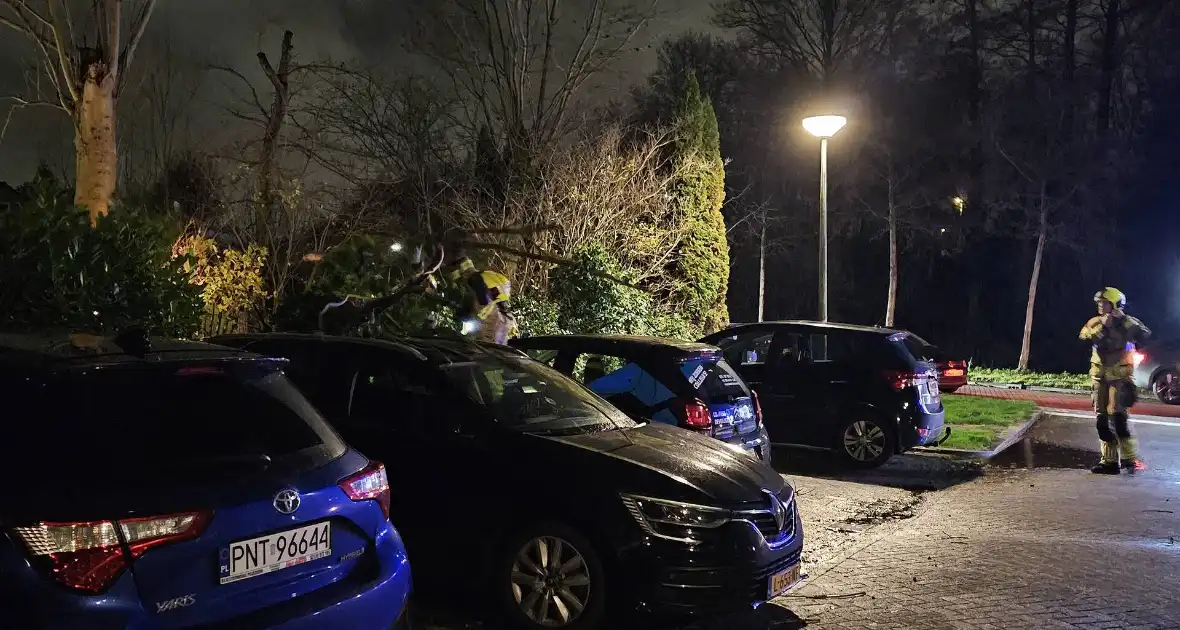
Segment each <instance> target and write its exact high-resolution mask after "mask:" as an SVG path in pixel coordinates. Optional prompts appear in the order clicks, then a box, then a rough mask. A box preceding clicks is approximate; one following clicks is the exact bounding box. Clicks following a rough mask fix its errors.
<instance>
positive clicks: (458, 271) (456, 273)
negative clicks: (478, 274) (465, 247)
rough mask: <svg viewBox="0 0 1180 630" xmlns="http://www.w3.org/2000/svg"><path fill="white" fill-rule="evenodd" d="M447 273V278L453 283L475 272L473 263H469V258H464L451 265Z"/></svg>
mask: <svg viewBox="0 0 1180 630" xmlns="http://www.w3.org/2000/svg"><path fill="white" fill-rule="evenodd" d="M447 271H448V274H447V275H448V277H450V279H451V280H452V281H453V282H458V281H459V280H460V279H462V278H463V277H464V276H467V275H469V274H471V273H473V272H474V271H475V263H473V262H471V259H470V258H468V257H466V256H464V257H462V258H460V259H459V260H457V261H455V264H453V265H451V266H450V267H449V269H448V270H447Z"/></svg>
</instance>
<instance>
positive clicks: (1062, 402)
mask: <svg viewBox="0 0 1180 630" xmlns="http://www.w3.org/2000/svg"><path fill="white" fill-rule="evenodd" d="M955 393H956V394H963V395H966V396H982V397H984V398H1003V399H1005V400H1029V401H1032V402H1035V403H1037V405H1039V406H1041V407H1047V408H1052V409H1070V410H1074V411H1090V410H1091V409H1093V407H1092V406H1091V402H1090V397H1089V396H1088V395H1085V394H1058V393H1054V392H1040V391H1032V390H1027V389H1003V388H1000V387H980V386H978V385H968V386H966V387H963V388H961V389H959V390H958V391H957V392H955ZM1131 411H1133V412H1134V413H1139V414H1146V415H1151V416H1162V417H1171V418H1180V405H1165V404H1163V403H1161V402H1158V401H1154V400H1148V399H1146V398H1141V399H1140V401H1139V402H1138V403H1136V405H1135V407H1134V408H1132V409H1131Z"/></svg>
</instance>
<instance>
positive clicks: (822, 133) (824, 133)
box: [803, 116, 848, 138]
mask: <svg viewBox="0 0 1180 630" xmlns="http://www.w3.org/2000/svg"><path fill="white" fill-rule="evenodd" d="M847 123H848V119H847V118H845V117H843V116H811V117H810V118H804V119H803V128H804V129H806V130H807V133H809V134H811V135H813V136H815V137H816V138H831V137H832V136H834V135H836V132H838V131H840V130H841V129H843V128H844V125H846V124H847Z"/></svg>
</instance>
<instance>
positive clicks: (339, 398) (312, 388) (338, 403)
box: [244, 339, 352, 420]
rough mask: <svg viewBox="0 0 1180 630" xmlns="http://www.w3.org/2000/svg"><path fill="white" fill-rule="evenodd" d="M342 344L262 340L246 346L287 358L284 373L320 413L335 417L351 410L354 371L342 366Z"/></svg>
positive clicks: (247, 348)
mask: <svg viewBox="0 0 1180 630" xmlns="http://www.w3.org/2000/svg"><path fill="white" fill-rule="evenodd" d="M340 346H342V344H328V343H324V342H322V341H318V340H286V339H261V340H258V341H254V342H251V343H249V344H247V345H246V346H245V347H244V349H245V350H247V351H249V352H254V353H257V354H264V355H267V356H272V357H282V358H284V359H287V360H288V362H287V363H286V364H285V365H284V366H283V373H284V374H286V375H287V378H289V379H291V382H292V383H294V384H295V386H296V387H298V388H299V391H300V392H302V393H303V395H304V396H306V397H307V398H308V400H310V401H311V402H312V404H314V405H315V406H316V408H317V409H319V410H320V412H321V413H323V414H324V415H326V416H328V418H330V419H333V420H335V419H338V418H341V417H344V416H345V415H347V413H348V392H349V388H350V387H351V384H352V372H350V371H348V370H347V369H344V368H342V367H341V365H340V362H341V358H342V355H343V353H344V351H345V350H346V348H345V347H340Z"/></svg>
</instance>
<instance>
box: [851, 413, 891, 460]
mask: <svg viewBox="0 0 1180 630" xmlns="http://www.w3.org/2000/svg"><path fill="white" fill-rule="evenodd" d="M844 451H845V452H847V453H848V455H850V456H851V457H852V459H855V460H856V461H858V462H871V461H873V460H875V459H877V458H878V457H880V456H881V453H883V452H884V451H885V430H884V429H882V428H881V427H880V426H878V425H877V424H876V423H874V422H870V421H868V420H857V421H855V422H853V423H852V424H850V425H848V428H847V429H844Z"/></svg>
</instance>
